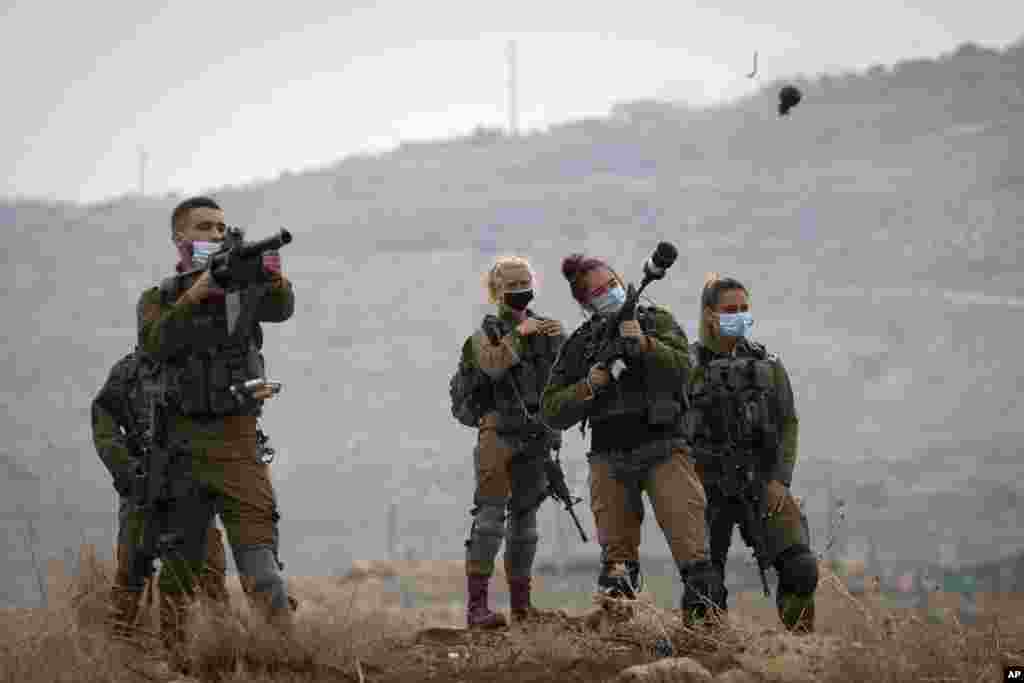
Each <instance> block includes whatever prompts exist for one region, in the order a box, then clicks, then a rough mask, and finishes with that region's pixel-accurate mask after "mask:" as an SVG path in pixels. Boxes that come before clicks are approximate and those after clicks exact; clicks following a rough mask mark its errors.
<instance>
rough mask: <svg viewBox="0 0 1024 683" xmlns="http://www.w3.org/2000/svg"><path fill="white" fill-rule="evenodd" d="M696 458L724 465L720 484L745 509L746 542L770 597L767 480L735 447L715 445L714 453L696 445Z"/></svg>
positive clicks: (765, 593)
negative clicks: (766, 527) (766, 518)
mask: <svg viewBox="0 0 1024 683" xmlns="http://www.w3.org/2000/svg"><path fill="white" fill-rule="evenodd" d="M693 451H694V455H695V456H696V460H697V462H698V463H701V464H705V465H706V464H708V463H712V462H713V463H714V464H715V465H716V466H718V467H720V468H721V472H722V474H721V479H720V480H719V481H718V482H717V486H718V487H719V489H720V490H721V491H722V494H723V495H725V496H726V497H727V498H731V499H733V500H737V501H739V503H740V506H741V507H742V509H743V527H742V529H743V531H744V533H742V534H741V536H742V537H743V540H744V542H746V544H747V546H749V547H750V549H751V550H752V551H753V553H754V560H755V561H756V562H757V571H758V573H759V574H760V575H761V587H762V588H763V589H764V595H765V597H769V596H771V591H770V590H769V589H768V578H767V576H766V575H765V571H767V569H768V567H770V566H771V561H770V558H769V557H768V550H767V548H765V542H764V532H765V504H766V503H765V500H766V497H767V496H766V494H765V486H766V485H765V482H764V481H762V480H761V478H760V477H758V476H757V472H756V468H755V467H754V465H753V457H752V456H744V455H743V454H742V453H741V451H740V450H739V449H737V448H734V447H733V446H731V445H729V446H725V447H724V448H720V447H716V448H715V450H714V452H712V451H709V450H707V449H704V448H700V447H696V446H695V447H694V448H693Z"/></svg>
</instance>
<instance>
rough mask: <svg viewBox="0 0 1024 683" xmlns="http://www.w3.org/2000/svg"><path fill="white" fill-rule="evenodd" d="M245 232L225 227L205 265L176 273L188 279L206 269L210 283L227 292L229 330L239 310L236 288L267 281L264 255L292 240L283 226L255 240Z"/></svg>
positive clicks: (236, 318)
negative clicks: (248, 239) (274, 232)
mask: <svg viewBox="0 0 1024 683" xmlns="http://www.w3.org/2000/svg"><path fill="white" fill-rule="evenodd" d="M244 235H245V233H244V231H243V230H242V229H241V228H238V227H230V228H228V229H227V232H226V233H225V235H224V241H223V242H222V243H221V245H220V248H219V249H218V250H217V251H215V252H213V253H212V254H210V259H209V261H207V263H206V265H204V266H203V267H202V268H194V269H192V270H189V271H186V272H184V273H182V274H181V275H179V276H178V277H180V278H183V279H185V280H186V281H189V280H194V279H195V278H197V277H199V276H200V275H202V274H203V273H204V272H209V273H210V279H211V280H212V281H213V284H214V285H216V286H217V287H219V288H221V289H223V290H224V291H225V292H227V297H226V305H227V307H228V334H231V333H232V332H233V331H234V329H235V324H236V323H237V322H238V316H239V314H240V312H241V311H240V309H239V303H238V294H237V292H239V291H241V290H243V289H245V288H246V287H248V286H250V285H254V284H262V283H266V282H270V275H269V274H268V273H267V272H266V270H264V268H263V255H264V254H265V253H266V252H268V251H277V250H279V249H280V248H281V247H283V246H285V245H286V244H290V243H291V241H292V234H291V233H290V232H288V231H287V230H285V229H284V228H281V230H280V231H278V233H277V234H276V235H274V236H272V237H267V238H265V239H262V240H259V241H256V242H245V241H244Z"/></svg>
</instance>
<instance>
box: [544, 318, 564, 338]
mask: <svg viewBox="0 0 1024 683" xmlns="http://www.w3.org/2000/svg"><path fill="white" fill-rule="evenodd" d="M540 333H541V334H546V335H547V336H549V337H557V336H558V335H560V334H562V323H560V322H558V321H557V320H545V321H544V322H542V323H541V324H540Z"/></svg>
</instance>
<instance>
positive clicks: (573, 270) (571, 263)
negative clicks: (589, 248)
mask: <svg viewBox="0 0 1024 683" xmlns="http://www.w3.org/2000/svg"><path fill="white" fill-rule="evenodd" d="M581 265H583V254H571V255H569V256H566V257H565V258H564V259H562V275H563V276H564V277H565V279H566V280H568V281H569V282H573V281H574V280H575V279H576V275H577V274H579V272H580V266H581Z"/></svg>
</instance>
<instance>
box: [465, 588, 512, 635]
mask: <svg viewBox="0 0 1024 683" xmlns="http://www.w3.org/2000/svg"><path fill="white" fill-rule="evenodd" d="M490 582H491V577H489V576H478V575H473V574H470V575H468V576H466V588H467V592H468V593H469V601H468V603H467V604H466V626H467V627H468V628H480V629H493V628H504V627H505V626H507V625H508V622H507V621H505V617H504V615H502V614H499V613H497V612H492V611H491V610H490V608H489V607H488V606H487V592H488V588H489V584H490Z"/></svg>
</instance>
